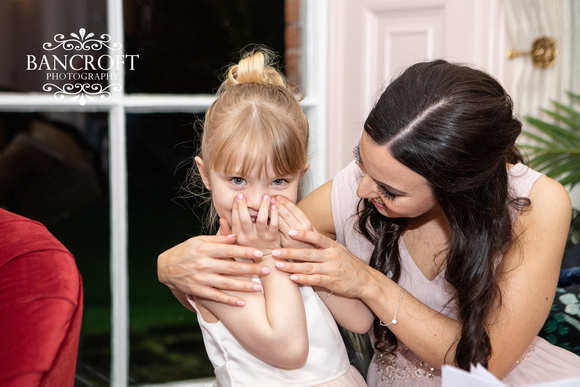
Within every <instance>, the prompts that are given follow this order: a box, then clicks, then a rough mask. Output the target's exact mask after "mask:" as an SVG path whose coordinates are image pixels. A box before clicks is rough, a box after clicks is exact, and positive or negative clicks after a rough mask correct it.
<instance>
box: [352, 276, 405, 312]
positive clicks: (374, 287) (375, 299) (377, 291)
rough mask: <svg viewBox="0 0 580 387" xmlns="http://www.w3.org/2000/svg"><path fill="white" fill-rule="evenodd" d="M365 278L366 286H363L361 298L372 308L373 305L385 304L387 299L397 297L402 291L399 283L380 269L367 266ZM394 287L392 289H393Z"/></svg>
mask: <svg viewBox="0 0 580 387" xmlns="http://www.w3.org/2000/svg"><path fill="white" fill-rule="evenodd" d="M367 268H368V270H366V273H365V274H366V275H365V278H364V281H365V286H362V288H361V291H362V294H361V297H360V299H361V300H362V301H364V302H365V304H367V305H368V306H369V307H370V308H371V309H373V306H378V305H385V299H386V298H388V297H390V295H391V294H392V295H394V294H395V292H396V294H397V297H398V295H399V293H400V291H401V289H400V287H399V285H397V283H396V282H394V281H393V280H391V279H390V278H389V277H387V276H386V275H384V274H383V273H381V272H380V271H378V270H376V269H373V268H371V267H370V266H367ZM391 288H392V290H391Z"/></svg>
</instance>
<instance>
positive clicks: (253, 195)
mask: <svg viewBox="0 0 580 387" xmlns="http://www.w3.org/2000/svg"><path fill="white" fill-rule="evenodd" d="M263 197H264V192H261V191H258V190H249V191H248V192H246V203H247V204H248V208H249V209H250V210H254V211H256V212H257V211H258V210H259V209H260V204H261V202H262V198H263Z"/></svg>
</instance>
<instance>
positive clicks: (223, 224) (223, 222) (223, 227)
mask: <svg viewBox="0 0 580 387" xmlns="http://www.w3.org/2000/svg"><path fill="white" fill-rule="evenodd" d="M231 233H232V227H231V226H230V224H229V223H228V221H227V219H224V218H220V235H230V234H231Z"/></svg>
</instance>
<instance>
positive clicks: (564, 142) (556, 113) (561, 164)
mask: <svg viewBox="0 0 580 387" xmlns="http://www.w3.org/2000/svg"><path fill="white" fill-rule="evenodd" d="M568 95H569V96H570V97H571V98H572V99H573V102H580V95H578V94H574V93H570V92H569V93H568ZM551 103H552V104H553V105H554V107H555V109H554V110H548V109H540V110H541V111H542V112H544V113H546V114H547V115H548V116H550V117H553V118H555V120H556V122H557V124H554V123H549V122H546V121H543V120H540V119H538V118H534V117H530V116H526V117H525V120H526V121H527V122H528V123H530V124H531V125H532V126H534V127H535V128H536V129H537V130H538V132H539V135H538V134H534V133H531V132H530V131H524V132H523V135H524V136H526V137H528V138H530V139H532V140H534V142H535V144H534V145H528V144H525V145H520V146H521V147H522V148H524V149H526V151H527V154H528V156H529V159H530V161H529V164H530V166H531V167H532V168H534V169H536V170H538V171H540V172H543V173H545V174H546V175H547V176H550V177H552V178H554V179H556V180H558V181H559V182H560V183H562V185H565V186H568V187H569V188H570V189H571V188H572V187H574V185H575V184H577V183H579V182H580V110H577V109H575V108H574V107H569V106H566V105H563V104H561V103H559V102H555V101H551Z"/></svg>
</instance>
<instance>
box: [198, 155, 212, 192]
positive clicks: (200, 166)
mask: <svg viewBox="0 0 580 387" xmlns="http://www.w3.org/2000/svg"><path fill="white" fill-rule="evenodd" d="M195 164H196V165H197V170H198V171H199V175H200V176H201V180H202V181H203V185H205V188H207V189H208V191H211V185H210V184H209V176H208V174H207V171H206V170H205V168H204V166H203V160H202V159H201V157H199V156H195Z"/></svg>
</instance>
